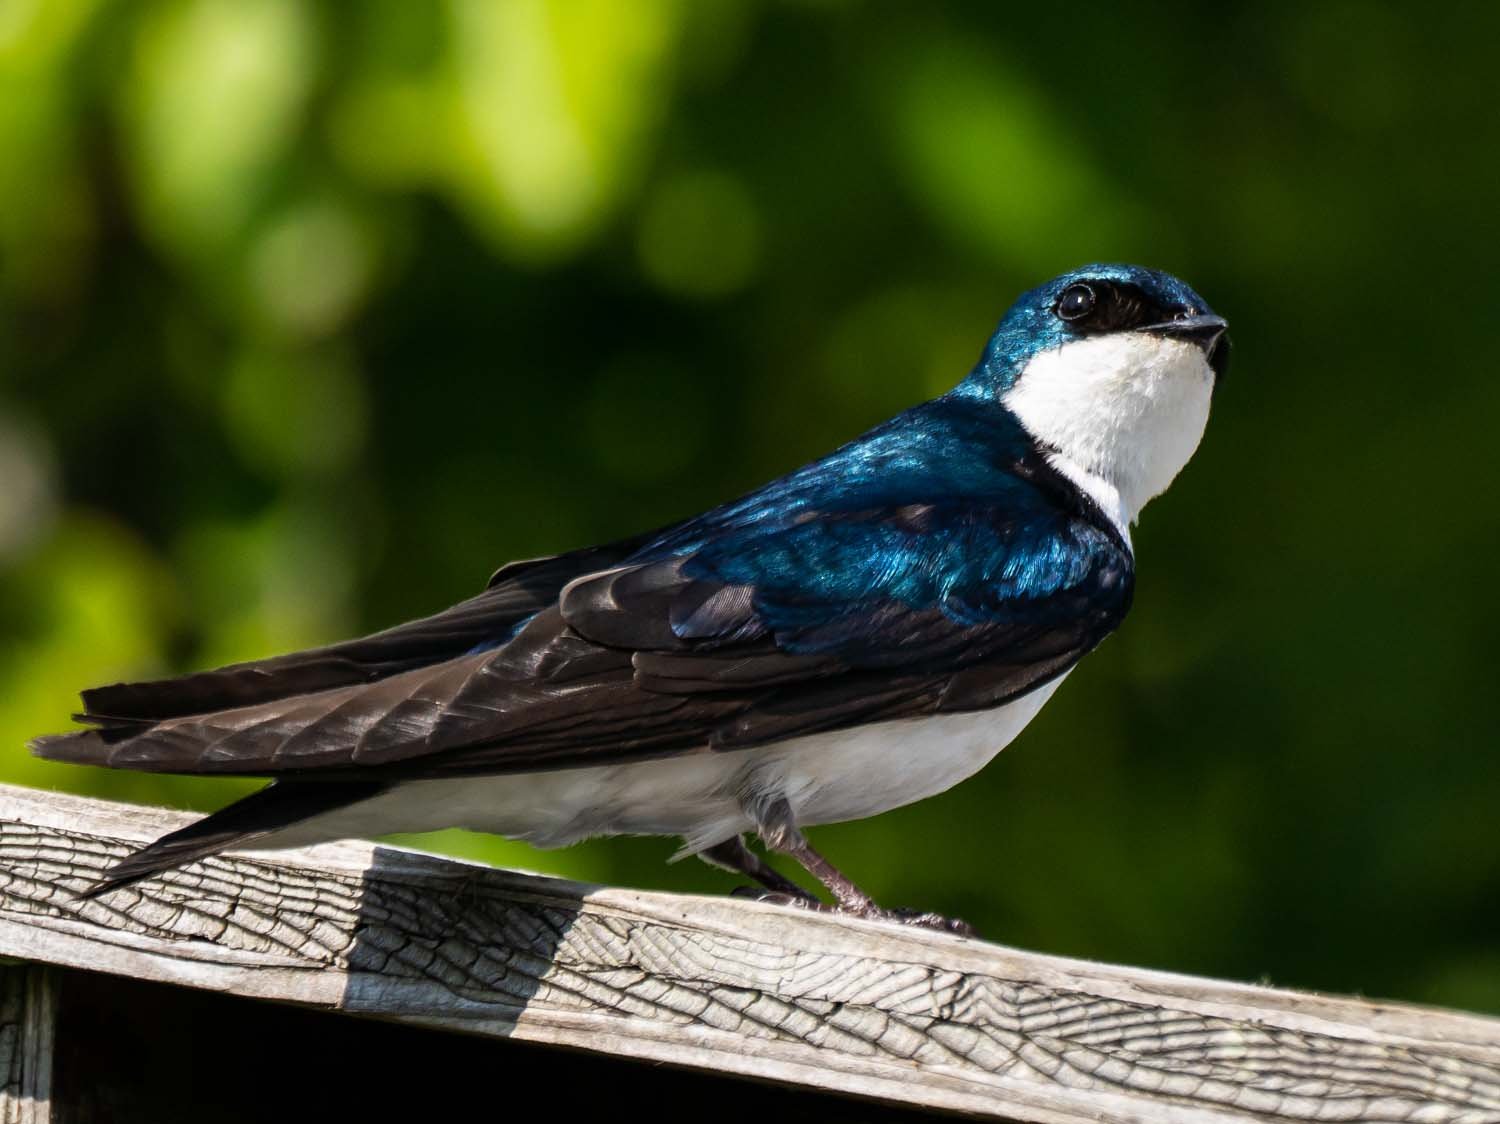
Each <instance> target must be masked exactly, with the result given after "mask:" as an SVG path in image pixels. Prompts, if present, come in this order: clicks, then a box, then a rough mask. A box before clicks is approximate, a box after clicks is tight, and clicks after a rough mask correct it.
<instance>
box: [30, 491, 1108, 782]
mask: <svg viewBox="0 0 1500 1124" xmlns="http://www.w3.org/2000/svg"><path fill="white" fill-rule="evenodd" d="M690 530H691V533H687V532H683V531H680V530H674V531H671V532H668V533H665V534H662V535H658V536H656V537H654V538H653V539H652V540H651V541H649V542H644V543H643V542H642V541H641V540H636V541H634V542H631V543H626V544H616V545H615V546H614V547H606V548H598V549H597V550H594V551H581V552H577V553H575V554H573V555H562V556H559V557H557V558H553V559H543V560H540V561H538V562H535V563H526V564H521V565H519V566H517V567H514V568H512V567H507V568H506V570H502V571H501V572H500V573H499V574H497V576H496V581H495V582H494V583H493V584H492V586H491V588H490V589H489V590H487V591H486V592H485V593H484V594H481V595H480V596H479V597H477V598H474V599H472V600H471V601H468V602H464V603H463V604H461V605H459V606H456V607H455V608H454V609H451V610H449V611H448V612H447V613H443V614H439V615H438V616H436V617H433V618H429V619H427V620H425V621H419V622H415V623H413V624H410V625H406V626H402V627H401V628H398V629H393V630H390V631H389V632H386V633H380V634H377V635H376V636H373V637H369V638H366V639H364V640H359V641H352V642H350V643H348V644H343V645H335V646H333V647H330V648H326V649H321V650H318V651H315V652H308V653H299V654H296V655H292V656H286V657H281V658H280V659H278V660H269V661H264V662H262V663H257V664H245V665H239V666H237V667H232V668H225V669H221V670H219V671H215V672H207V673H203V674H200V675H195V676H188V677H185V678H184V679H181V680H171V681H166V682H162V683H152V684H142V685H134V686H119V687H111V688H105V689H103V690H99V691H92V692H89V693H88V694H87V695H86V696H85V700H86V704H87V713H86V714H85V715H84V716H83V718H84V720H85V721H89V722H93V723H96V724H97V725H98V727H99V728H98V729H95V730H91V731H85V732H81V733H75V734H69V735H61V736H58V737H54V738H44V739H39V741H38V742H37V743H36V744H35V747H34V748H35V750H36V752H37V753H39V754H40V755H41V756H44V757H49V758H55V759H59V760H68V761H78V762H87V763H92V764H102V765H110V766H115V767H120V768H130V769H139V770H147V771H154V772H178V773H247V774H256V775H269V776H277V777H281V776H285V777H288V778H291V777H296V778H299V779H302V778H306V779H314V778H326V779H349V778H352V777H359V776H364V777H368V776H371V775H374V774H372V773H371V772H370V770H371V769H372V768H373V767H379V775H380V776H381V777H382V778H385V779H398V778H400V777H423V776H426V777H431V776H445V775H461V774H464V773H497V772H518V771H529V770H535V769H540V768H564V767H572V766H578V765H586V764H591V763H604V762H616V761H625V760H632V759H639V758H643V757H652V756H662V755H668V754H673V753H681V752H691V751H715V750H732V749H739V748H743V747H747V746H754V745H759V744H764V743H766V742H770V741H777V740H781V739H785V738H789V737H795V736H799V735H803V734H809V733H814V732H817V731H821V730H828V729H835V728H839V727H845V726H851V725H856V724H860V723H865V722H870V721H877V720H885V719H893V718H902V717H915V716H919V715H923V714H931V713H937V712H943V711H953V710H971V709H978V708H982V707H988V706H994V705H998V704H1000V703H1003V702H1005V701H1007V700H1008V699H1010V698H1014V697H1016V696H1018V695H1021V694H1024V693H1025V692H1026V691H1029V690H1031V689H1032V688H1033V687H1036V686H1038V685H1040V684H1041V683H1043V682H1046V681H1047V680H1049V679H1051V678H1053V677H1055V676H1056V675H1058V674H1060V673H1061V672H1063V671H1065V670H1066V669H1067V668H1068V667H1071V666H1072V664H1073V663H1075V662H1076V661H1077V660H1078V659H1079V658H1080V657H1081V656H1082V655H1083V654H1084V653H1085V652H1087V651H1088V650H1089V649H1091V648H1092V647H1093V646H1094V645H1095V644H1097V643H1098V642H1099V640H1101V639H1102V638H1103V637H1104V636H1105V635H1106V634H1107V633H1108V632H1109V631H1110V630H1112V629H1113V628H1114V627H1115V626H1116V625H1117V624H1118V622H1119V620H1120V619H1121V618H1122V617H1123V616H1124V613H1125V611H1126V610H1127V608H1128V607H1129V601H1130V594H1131V584H1132V565H1131V558H1130V554H1129V551H1128V549H1127V548H1126V547H1125V545H1124V543H1123V542H1122V541H1121V540H1120V539H1119V536H1118V535H1117V534H1115V533H1114V532H1113V531H1112V530H1111V529H1109V528H1108V527H1107V526H1106V525H1103V524H1101V523H1100V522H1098V521H1096V520H1092V519H1089V518H1086V517H1085V515H1084V513H1083V512H1081V511H1079V510H1071V509H1069V508H1066V507H1059V506H1057V505H1055V504H1053V503H1050V502H1041V500H1040V499H1038V500H1037V501H1036V502H1033V503H1024V504H1018V503H1017V502H1016V498H1015V497H1014V496H1007V497H1006V502H1004V503H1003V504H1002V503H996V504H992V505H987V504H984V503H977V502H974V501H972V500H969V501H965V502H963V503H956V502H955V503H951V504H946V505H945V504H941V503H939V504H912V503H903V504H899V505H894V506H892V505H881V506H871V507H864V508H862V509H861V510H857V511H848V510H837V509H825V510H819V509H813V508H809V507H805V506H804V507H799V508H797V509H795V510H789V511H787V512H785V513H783V515H782V516H781V517H780V518H779V519H777V520H767V519H757V520H737V521H732V522H729V523H727V524H724V525H718V526H714V525H698V526H694V527H692V528H691V529H690Z"/></svg>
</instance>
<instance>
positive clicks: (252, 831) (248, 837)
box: [68, 735, 387, 898]
mask: <svg viewBox="0 0 1500 1124" xmlns="http://www.w3.org/2000/svg"><path fill="white" fill-rule="evenodd" d="M68 736H70V737H71V736H76V735H68ZM386 787H387V786H386V785H385V784H383V783H381V782H379V781H316V782H302V783H297V782H292V781H279V782H273V783H271V784H269V785H267V786H266V787H265V788H263V789H261V790H260V791H259V792H253V793H251V794H250V795H249V796H247V797H245V798H244V799H243V800H238V801H236V802H235V803H233V804H231V805H229V807H227V808H223V809H220V810H219V811H217V812H214V813H213V814H212V815H209V816H205V817H204V818H203V819H201V820H199V821H198V822H197V823H192V824H189V825H188V826H187V827H184V828H182V829H180V830H178V831H174V832H172V833H171V834H170V835H164V836H162V837H161V838H160V839H158V840H156V841H155V842H154V843H148V844H147V845H146V846H144V847H142V848H141V849H140V850H139V851H136V852H135V853H134V854H131V855H127V856H126V857H125V858H123V859H121V860H120V861H119V862H118V863H116V864H115V865H114V866H113V867H111V868H110V869H109V871H108V872H107V873H106V874H105V875H104V877H103V878H101V879H100V880H99V881H98V882H95V883H94V884H93V885H92V886H90V887H89V888H88V889H86V890H84V891H83V892H82V893H80V894H79V895H78V896H79V897H80V898H92V897H97V896H98V895H99V894H104V893H108V892H109V891H110V890H118V889H119V888H120V887H122V886H128V885H130V884H131V883H132V882H139V881H140V880H141V879H143V878H149V877H151V876H152V875H153V874H160V873H162V872H163V871H167V870H171V869H172V868H174V867H178V866H181V865H183V864H184V863H189V862H192V861H193V860H195V859H202V858H207V857H208V856H210V855H216V854H218V853H219V852H220V851H225V850H228V849H229V848H231V847H236V846H241V845H243V844H245V843H249V842H251V841H252V840H255V839H261V838H264V837H265V836H267V835H270V834H271V833H272V832H275V831H280V830H281V829H283V828H287V827H291V826H292V825H293V824H297V823H301V822H302V821H303V820H307V819H311V818H312V817H313V816H317V815H321V814H323V813H324V812H332V811H334V810H336V809H338V808H343V807H346V806H348V805H350V804H356V803H358V802H359V801H361V800H368V799H370V798H371V797H372V796H376V795H378V794H379V793H381V792H382V791H384V789H385V788H386Z"/></svg>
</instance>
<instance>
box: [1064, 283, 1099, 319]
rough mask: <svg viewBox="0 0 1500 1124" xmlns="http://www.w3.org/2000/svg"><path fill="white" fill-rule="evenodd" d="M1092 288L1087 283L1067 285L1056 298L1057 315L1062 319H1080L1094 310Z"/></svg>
mask: <svg viewBox="0 0 1500 1124" xmlns="http://www.w3.org/2000/svg"><path fill="white" fill-rule="evenodd" d="M1094 304H1095V298H1094V290H1093V289H1090V288H1089V287H1088V286H1087V285H1069V286H1068V287H1067V288H1066V289H1064V290H1063V291H1062V296H1060V297H1058V298H1057V315H1058V317H1059V318H1060V319H1062V320H1069V321H1072V320H1082V319H1083V318H1084V317H1085V316H1087V315H1088V314H1089V313H1091V312H1093V311H1094Z"/></svg>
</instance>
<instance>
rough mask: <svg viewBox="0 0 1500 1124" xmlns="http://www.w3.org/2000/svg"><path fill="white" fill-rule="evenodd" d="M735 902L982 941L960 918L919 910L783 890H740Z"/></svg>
mask: <svg viewBox="0 0 1500 1124" xmlns="http://www.w3.org/2000/svg"><path fill="white" fill-rule="evenodd" d="M729 896H730V897H733V898H748V899H749V900H751V901H757V902H765V903H766V904H768V905H781V906H787V907H789V908H792V909H807V910H812V911H813V912H815V913H839V914H843V915H844V916H845V917H858V918H860V919H861V920H863V921H890V922H894V923H895V924H897V925H910V926H912V927H913V928H917V929H932V930H933V931H935V932H939V933H952V934H953V935H954V936H958V937H978V936H979V930H978V929H976V928H974V926H973V925H970V924H969V923H968V922H967V921H963V920H961V919H959V918H957V917H944V916H943V915H942V914H940V913H924V912H922V911H921V910H916V909H882V908H881V907H880V906H878V905H874V904H871V905H868V906H863V907H856V908H853V909H845V908H842V907H840V906H835V905H829V904H828V903H827V902H822V901H819V900H818V899H817V898H815V897H813V896H812V895H811V894H788V893H783V892H782V891H779V890H762V889H759V888H757V887H755V886H738V887H736V888H735V889H733V890H731V891H730V893H729Z"/></svg>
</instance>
